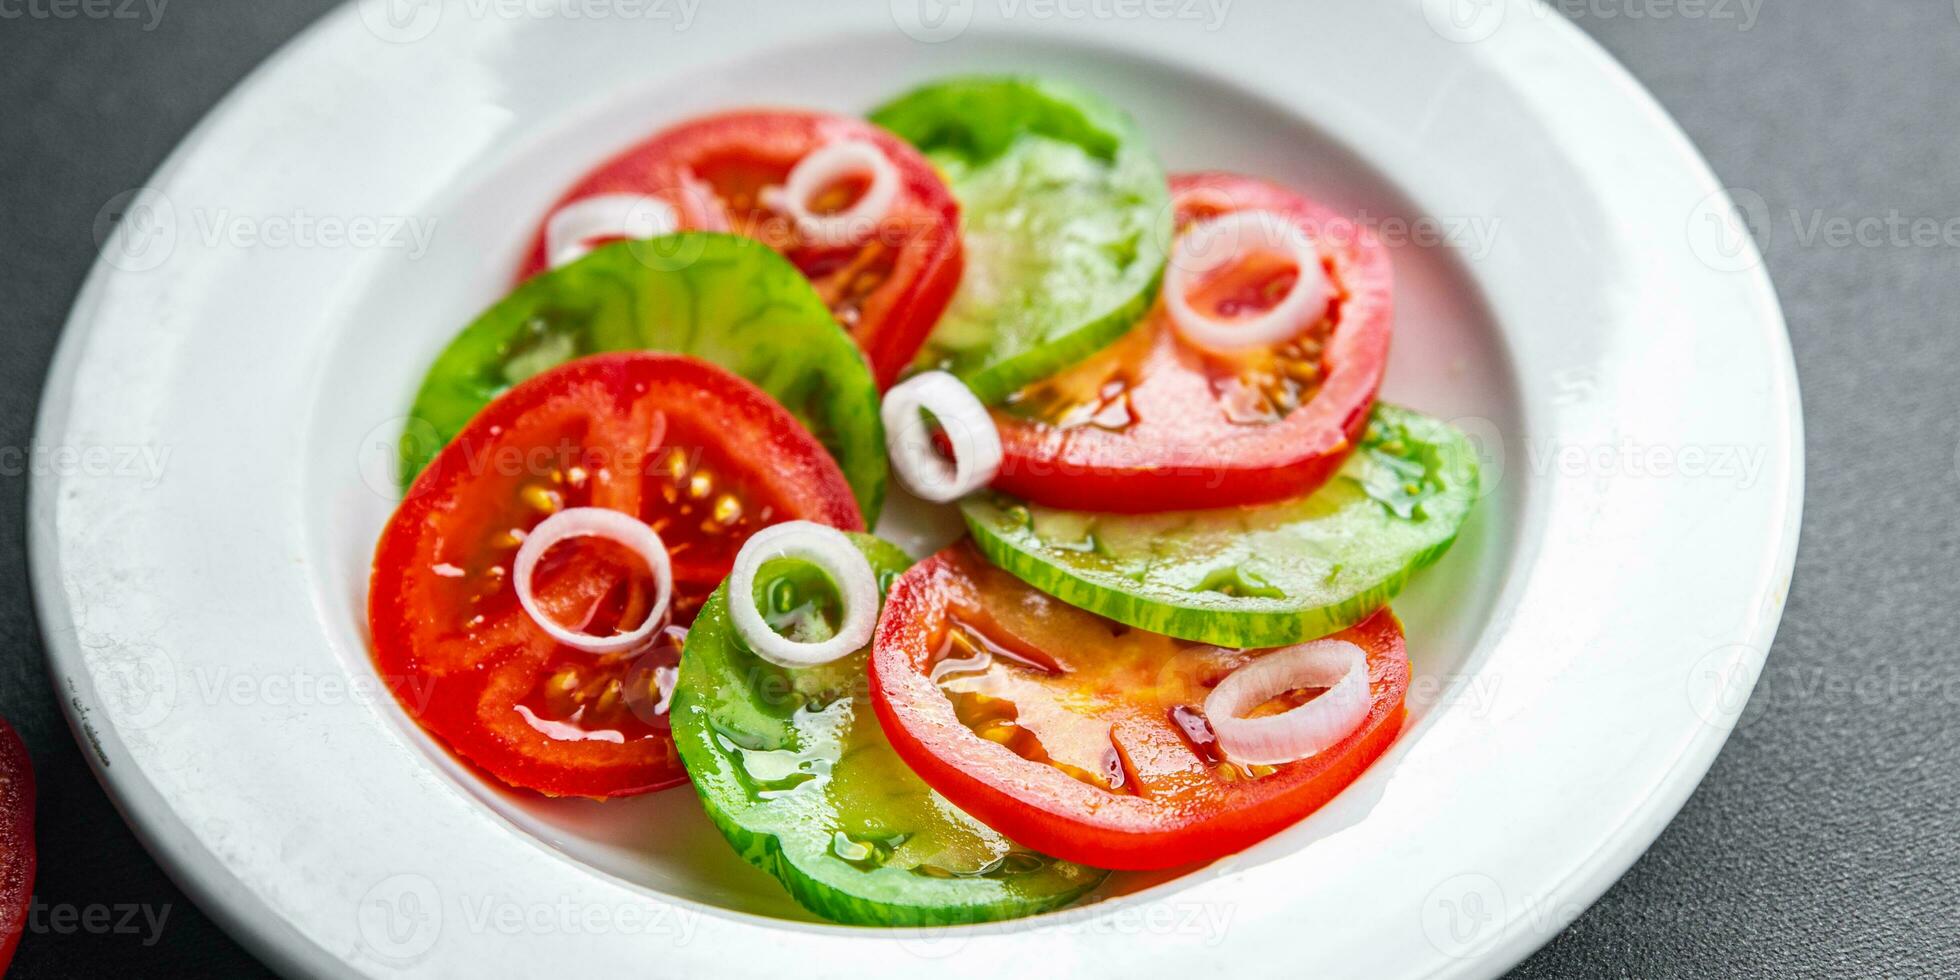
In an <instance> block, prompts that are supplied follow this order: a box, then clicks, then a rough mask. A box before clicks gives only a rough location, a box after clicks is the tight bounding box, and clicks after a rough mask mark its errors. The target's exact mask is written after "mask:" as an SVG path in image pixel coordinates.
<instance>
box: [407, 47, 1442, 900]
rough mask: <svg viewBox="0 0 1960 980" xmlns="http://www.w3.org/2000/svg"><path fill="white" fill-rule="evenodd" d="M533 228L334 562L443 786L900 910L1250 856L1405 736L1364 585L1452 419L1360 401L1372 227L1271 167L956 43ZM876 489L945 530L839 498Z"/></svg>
mask: <svg viewBox="0 0 1960 980" xmlns="http://www.w3.org/2000/svg"><path fill="white" fill-rule="evenodd" d="M529 243H530V244H529V248H528V250H527V252H526V255H525V258H524V260H523V263H522V266H521V268H519V269H518V270H516V272H515V275H514V282H513V286H512V289H511V291H510V293H509V294H508V295H507V296H505V297H504V298H503V299H502V300H500V301H498V302H497V303H495V304H494V305H492V306H491V307H490V308H489V309H487V310H485V311H484V312H483V313H482V314H481V315H480V316H478V317H477V318H476V319H475V320H474V322H472V323H470V324H469V325H467V326H466V327H465V328H464V329H463V330H462V332H460V333H459V334H457V335H456V337H455V339H454V340H453V341H452V342H450V343H449V345H448V346H447V347H446V348H445V349H444V350H443V351H442V352H441V353H440V354H439V355H438V356H437V357H436V359H435V361H434V363H433V364H431V365H429V367H428V368H427V371H426V374H425V375H424V376H423V381H422V383H421V386H420V388H419V390H418V392H417V394H416V396H415V399H414V403H413V406H412V408H411V417H412V418H414V419H415V420H417V423H418V424H417V425H416V427H415V430H416V431H417V432H425V431H432V432H434V433H435V434H436V439H435V440H434V442H433V443H431V442H429V441H427V440H422V441H416V440H411V439H409V438H407V437H404V440H403V444H402V462H403V470H404V474H405V485H404V495H403V499H402V502H401V504H400V506H399V508H398V509H397V510H396V512H395V514H394V516H393V517H392V518H391V519H390V521H389V522H388V524H387V526H386V528H385V530H384V531H383V533H382V535H381V539H380V542H379V544H378V545H377V547H376V550H375V557H374V563H373V569H372V578H371V580H370V585H369V626H370V631H371V638H372V653H373V658H374V661H375V664H376V667H377V670H378V673H379V674H380V675H381V676H383V677H385V678H388V683H389V684H390V685H391V686H392V687H393V688H394V689H395V691H396V693H397V696H398V700H399V701H400V703H401V706H402V708H403V709H404V710H405V711H406V712H407V713H408V714H409V715H410V716H412V717H413V718H414V720H415V721H416V722H417V723H418V724H419V725H420V726H421V727H422V728H423V729H424V730H425V731H426V732H427V733H428V734H429V735H431V736H432V737H433V738H434V739H436V740H437V741H439V742H440V743H441V744H442V745H443V746H444V747H446V748H447V749H448V750H449V751H450V752H452V753H453V754H454V755H455V756H457V757H458V758H460V759H462V760H464V761H465V762H467V763H468V764H469V765H470V766H471V767H473V768H474V770H475V771H476V772H478V773H479V774H480V775H481V778H483V779H486V780H490V781H493V782H495V783H498V784H501V785H503V786H506V787H509V788H511V789H513V790H516V791H520V792H530V793H537V794H543V795H546V796H562V797H589V798H598V799H608V798H616V797H625V796H632V795H637V794H644V793H653V792H683V790H681V789H680V787H682V786H690V787H692V791H693V793H694V794H695V795H696V796H698V798H699V801H700V805H701V807H702V809H703V810H704V811H705V813H706V815H707V817H708V818H709V820H710V821H711V822H712V823H713V825H714V826H715V827H716V828H717V829H718V830H719V831H720V832H721V835H722V836H723V837H725V838H726V840H727V842H728V844H729V846H730V847H732V848H734V850H735V851H736V852H737V853H738V854H740V856H741V857H742V858H744V859H745V860H747V861H748V862H750V863H752V864H754V865H755V866H757V867H759V868H761V869H763V870H764V871H767V872H768V873H770V874H772V875H774V876H775V877H776V878H777V879H778V880H780V881H781V883H782V885H783V887H784V888H785V889H786V890H787V891H788V893H789V894H790V895H791V896H793V897H794V898H795V900H796V901H797V902H799V903H801V904H802V905H803V906H804V907H806V908H808V909H809V910H810V911H812V912H814V913H815V914H817V915H820V916H823V917H825V918H828V919H830V920H833V921H836V922H842V923H851V924H862V925H886V926H919V925H935V924H950V923H966V922H982V921H992V920H999V919H1009V918H1014V917H1019V916H1026V915H1032V914H1035V913H1039V912H1043V911H1047V910H1050V909H1055V908H1058V907H1061V906H1064V905H1067V904H1069V903H1070V902H1073V901H1076V900H1077V899H1079V898H1081V897H1082V896H1083V895H1085V894H1086V893H1088V892H1090V891H1091V890H1092V889H1095V888H1096V887H1097V886H1098V885H1100V884H1101V883H1102V882H1103V881H1104V880H1105V879H1106V878H1108V877H1109V875H1111V874H1112V873H1121V872H1130V871H1147V870H1158V869H1174V868H1179V867H1184V866H1190V865H1195V864H1199V863H1202V862H1206V861H1210V860H1213V859H1216V858H1219V857H1222V856H1224V855H1227V854H1231V853H1234V852H1237V851H1240V850H1243V849H1244V848H1247V847H1249V846H1251V845H1253V844H1255V843H1257V842H1259V841H1261V840H1264V839H1266V838H1268V837H1271V836H1272V835H1274V834H1276V833H1279V832H1280V831H1282V830H1284V829H1286V828H1287V827H1289V826H1292V825H1294V824H1295V823H1298V822H1299V821H1300V820H1302V819H1303V818H1305V817H1306V816H1307V815H1308V814H1310V813H1312V812H1313V811H1314V810H1315V809H1317V808H1319V807H1320V806H1322V805H1324V804H1325V803H1327V802H1328V801H1329V800H1330V799H1332V798H1334V797H1335V796H1336V795H1337V794H1339V793H1340V792H1341V791H1342V790H1343V789H1344V788H1346V787H1347V786H1348V785H1350V784H1351V783H1353V782H1354V781H1355V780H1356V779H1357V778H1358V777H1360V776H1361V774H1362V773H1363V772H1365V771H1366V770H1367V769H1368V768H1369V766H1370V765H1371V764H1373V763H1374V762H1375V761H1376V760H1377V759H1378V758H1380V757H1381V756H1382V754H1383V753H1384V752H1385V751H1387V749H1388V747H1389V746H1390V745H1391V744H1392V743H1393V742H1394V740H1395V739H1396V738H1397V737H1398V735H1399V734H1400V732H1401V729H1402V726H1403V721H1404V697H1405V694H1406V692H1407V690H1408V687H1409V680H1410V670H1411V666H1410V664H1411V657H1412V653H1411V651H1410V650H1409V649H1408V648H1407V645H1406V643H1405V641H1404V636H1403V630H1402V626H1401V623H1400V622H1399V621H1398V620H1397V619H1396V616H1395V614H1394V613H1393V612H1392V611H1391V610H1390V609H1389V605H1388V604H1389V602H1390V600H1391V599H1393V598H1394V597H1395V596H1396V595H1397V594H1398V593H1399V592H1400V591H1401V590H1402V589H1403V587H1404V586H1405V585H1407V583H1408V582H1409V581H1410V579H1411V577H1412V576H1414V575H1415V574H1416V573H1417V572H1418V571H1420V570H1421V569H1422V568H1423V567H1424V566H1426V565H1428V564H1430V563H1431V562H1433V561H1435V560H1436V559H1437V558H1438V557H1439V556H1440V555H1441V554H1442V553H1443V552H1444V551H1445V550H1447V549H1448V548H1449V547H1450V544H1451V542H1452V541H1453V540H1454V539H1455V537H1456V535H1457V532H1458V530H1459V528H1460V527H1461V526H1462V524H1463V522H1464V521H1465V519H1466V517H1467V516H1468V514H1469V513H1470V510H1471V507H1472V504H1473V502H1474V501H1475V500H1476V498H1477V480H1478V474H1477V467H1476V456H1475V454H1474V452H1473V451H1472V447H1471V445H1470V443H1469V442H1468V440H1467V439H1466V438H1465V437H1464V436H1463V435H1462V434H1461V433H1459V432H1457V431H1456V430H1455V429H1453V428H1452V427H1451V426H1449V425H1448V424H1446V423H1444V422H1441V421H1439V420H1437V419H1434V418H1430V417H1428V416H1425V415H1423V414H1421V413H1420V412H1418V411H1415V410H1412V409H1409V408H1403V407H1399V406H1394V405H1389V404H1384V403H1380V402H1378V401H1377V400H1376V393H1377V390H1378V389H1379V387H1380V385H1381V382H1382V376H1383V372H1384V369H1385V368H1386V365H1387V357H1388V346H1389V340H1390V335H1391V333H1392V326H1393V324H1392V321H1393V290H1392V277H1391V269H1390V262H1389V257H1388V253H1387V251H1386V250H1385V249H1384V248H1383V247H1382V245H1380V244H1379V243H1378V242H1377V241H1376V239H1375V238H1374V237H1373V236H1372V235H1371V234H1370V233H1369V232H1368V230H1367V229H1366V228H1364V227H1362V226H1360V225H1359V224H1358V223H1356V222H1354V221H1352V220H1350V219H1348V218H1346V217H1344V216H1343V215H1342V214H1341V213H1340V212H1338V211H1336V210H1334V209H1331V208H1329V207H1327V206H1325V205H1322V204H1320V203H1317V202H1316V201H1314V200H1312V199H1311V198H1309V197H1307V196H1305V195H1304V194H1302V193H1301V191H1300V189H1299V188H1294V187H1287V186H1282V185H1280V184H1277V183H1274V182H1273V181H1270V180H1267V179H1263V178H1261V177H1258V176H1252V175H1240V174H1234V173H1229V172H1226V171H1206V172H1201V173H1174V174H1167V173H1166V172H1165V171H1164V169H1163V167H1162V166H1161V165H1160V164H1159V163H1158V161H1157V158H1156V156H1155V154H1154V153H1153V151H1152V149H1151V146H1150V143H1149V141H1148V139H1147V137H1146V135H1145V134H1144V133H1143V132H1141V131H1140V130H1139V128H1138V127H1137V125H1136V124H1135V123H1134V122H1133V121H1132V120H1131V119H1130V117H1129V116H1128V115H1127V114H1125V113H1124V112H1123V111H1122V110H1120V109H1118V108H1117V107H1115V106H1113V105H1112V104H1110V103H1109V102H1107V101H1105V100H1104V99H1103V98H1102V97H1100V96H1098V95H1096V94H1095V93H1092V92H1089V91H1085V90H1083V89H1081V88H1078V87H1075V86H1073V85H1069V84H1064V83H1061V82H1057V81H1052V80H1047V79H1037V78H1026V77H1006V76H1002V77H994V76H975V77H960V78H953V79H948V80H943V81H939V82H935V83H932V84H928V85H925V86H924V87H921V88H919V89H917V90H915V91H912V92H908V93H903V94H900V95H898V96H897V97H896V98H894V99H892V100H891V101H889V102H887V103H886V104H884V105H882V106H879V107H877V108H875V109H873V110H872V111H871V112H870V113H869V114H868V115H866V116H865V117H863V118H856V117H849V116H842V115H836V114H832V113H827V112H818V111H809V110H792V109H766V110H765V109H734V110H731V111H727V112H721V113H717V114H714V115H709V116H705V117H701V118H695V119H688V120H682V121H680V122H678V123H676V124H674V125H672V126H669V127H667V128H665V129H663V130H662V131H660V132H657V133H654V134H652V135H650V136H648V137H646V138H645V139H643V140H642V141H640V142H638V143H636V144H634V145H632V146H630V147H628V148H626V149H625V150H623V151H622V152H620V153H618V154H617V155H615V156H614V157H612V158H611V159H609V160H604V161H600V162H599V163H598V164H597V165H596V166H594V167H593V168H592V169H591V171H590V172H589V173H587V174H586V175H585V176H584V177H583V178H581V179H580V180H578V181H577V182H575V183H574V184H573V185H572V186H571V187H569V188H567V189H566V190H565V191H564V193H563V194H562V195H560V196H559V197H558V199H557V201H556V203H555V204H554V205H553V206H552V207H551V209H550V210H549V212H548V213H546V214H544V215H541V216H540V218H539V220H538V222H537V227H536V228H535V230H533V231H532V232H531V234H530V239H529ZM894 478H895V482H896V483H897V484H898V486H899V487H900V488H902V491H903V492H904V493H907V494H910V495H911V496H913V497H916V498H919V499H920V500H923V501H925V502H926V503H927V505H929V506H938V507H942V508H945V509H947V511H948V513H949V514H950V513H957V515H958V517H959V519H960V520H962V521H963V522H964V525H965V529H966V534H965V536H964V537H962V538H961V539H960V540H958V541H956V542H954V543H952V544H950V545H948V546H947V547H945V548H944V549H943V550H940V551H938V552H937V553H935V554H929V555H914V554H908V553H906V551H904V550H902V549H901V548H900V547H899V546H898V545H896V544H894V543H893V542H892V541H889V540H885V539H882V538H880V537H877V536H874V535H872V534H870V533H867V529H870V528H874V527H877V526H879V523H878V519H879V516H880V514H881V512H882V510H883V508H884V504H885V500H886V497H887V495H888V492H894V491H892V490H891V487H890V486H889V485H890V484H891V483H892V482H893V481H894ZM1413 655H1414V656H1420V651H1417V652H1416V653H1415V654H1413Z"/></svg>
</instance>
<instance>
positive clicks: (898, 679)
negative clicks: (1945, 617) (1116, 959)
mask: <svg viewBox="0 0 1960 980" xmlns="http://www.w3.org/2000/svg"><path fill="white" fill-rule="evenodd" d="M980 560H981V559H979V558H978V557H977V556H973V555H971V553H970V552H968V551H967V546H966V545H964V544H960V545H954V546H953V547H951V548H949V549H947V550H946V551H942V552H940V553H939V554H937V555H934V556H933V557H931V558H928V559H926V560H925V561H923V562H920V563H919V564H918V565H915V566H913V568H912V570H911V571H909V572H907V573H906V574H905V575H904V576H903V577H901V578H900V579H899V580H898V582H897V583H896V585H894V587H893V590H892V593H891V595H890V597H889V598H888V599H887V600H886V606H885V614H884V616H883V617H881V619H880V620H879V623H878V631H877V634H876V637H875V639H874V641H873V653H872V658H871V685H870V690H871V697H872V703H873V705H874V706H875V708H876V709H877V712H878V718H879V722H880V723H881V724H882V725H883V726H884V729H885V734H886V736H887V737H888V738H889V739H890V741H891V743H892V746H893V747H894V748H895V749H896V750H897V751H898V754H899V756H900V757H901V758H903V759H904V760H905V762H906V763H907V764H908V765H910V766H911V767H912V769H913V771H915V772H917V773H918V774H919V776H920V778H922V779H924V780H925V782H926V783H927V785H929V786H931V787H932V788H933V789H935V790H937V791H938V792H939V793H940V794H942V795H944V796H945V797H946V798H947V799H949V800H951V801H953V803H954V804H955V805H956V806H958V807H960V808H961V809H963V810H965V811H966V812H968V813H970V814H972V815H973V816H974V817H976V818H977V819H979V820H980V821H981V822H983V823H985V824H987V825H988V826H989V827H992V828H994V829H995V830H997V831H999V832H1000V833H1002V834H1004V835H1006V836H1007V837H1009V838H1010V839H1012V840H1014V841H1016V842H1018V843H1020V844H1022V845H1023V846H1026V847H1029V848H1033V849H1035V850H1038V851H1041V852H1043V853H1047V854H1051V855H1054V856H1055V857H1058V858H1061V859H1063V860H1067V861H1074V862H1077V863H1080V864H1086V865H1089V866H1091V867H1098V868H1110V869H1114V870H1153V869H1161V868H1171V867H1177V866H1180V865H1185V864H1191V863H1195V862H1202V861H1209V860H1213V859H1215V858H1218V857H1222V856H1224V855H1227V854H1231V853H1235V852H1237V851H1240V850H1243V849H1244V848H1246V847H1249V846H1251V845H1252V844H1255V843H1257V842H1258V841H1261V840H1263V839H1265V838H1267V837H1270V836H1272V835H1273V834H1275V833H1278V832H1279V831H1281V830H1284V829H1285V828H1287V827H1289V826H1291V825H1292V824H1294V823H1296V822H1298V821H1299V820H1300V819H1301V818H1303V817H1305V816H1306V815H1307V814H1308V813H1311V812H1312V811H1313V810H1315V809H1317V808H1319V807H1320V806H1322V805H1323V804H1325V803H1326V802H1327V801H1328V800H1330V799H1332V798H1333V797H1334V796H1335V795H1336V794H1337V793H1339V792H1340V791H1341V790H1342V789H1344V788H1346V787H1347V786H1348V785H1349V784H1350V783H1352V782H1353V781H1354V780H1355V779H1356V778H1358V777H1359V776H1360V775H1361V773H1362V772H1363V771H1364V770H1366V769H1367V768H1368V766H1369V765H1370V764H1372V763H1373V762H1374V761H1375V760H1376V759H1377V758H1379V757H1380V756H1381V755H1382V753H1383V752H1385V751H1387V749H1388V746H1389V745H1390V744H1391V743H1392V742H1393V741H1394V739H1395V737H1396V735H1397V734H1398V733H1400V731H1401V728H1402V721H1403V718H1404V707H1403V701H1404V697H1405V695H1406V693H1407V691H1408V685H1409V662H1408V654H1407V651H1406V648H1405V646H1404V643H1403V639H1402V629H1401V624H1400V623H1399V622H1397V621H1396V619H1395V617H1394V614H1392V613H1390V612H1389V611H1388V610H1387V609H1383V610H1381V611H1380V612H1377V613H1376V614H1375V615H1374V616H1373V617H1371V618H1369V619H1368V620H1366V621H1365V622H1362V623H1361V624H1359V625H1357V626H1354V627H1352V628H1350V629H1347V630H1344V631H1342V632H1340V633H1336V634H1334V638H1337V639H1343V640H1347V641H1350V642H1352V643H1354V644H1356V645H1358V646H1360V647H1361V648H1362V649H1363V650H1364V651H1366V653H1367V655H1368V669H1369V680H1370V689H1371V691H1372V694H1373V706H1372V708H1371V709H1370V711H1369V713H1368V716H1367V718H1366V719H1365V720H1364V721H1363V722H1362V724H1361V727H1360V728H1359V729H1357V730H1356V731H1355V732H1354V733H1352V734H1350V735H1349V736H1348V737H1347V739H1345V740H1344V741H1342V742H1341V743H1339V744H1338V745H1336V746H1334V747H1332V748H1330V749H1328V750H1326V751H1325V752H1322V753H1320V754H1318V755H1316V756H1314V757H1312V758H1309V759H1306V760H1302V761H1300V762H1295V763H1289V764H1287V765H1284V766H1280V767H1278V768H1277V769H1276V770H1275V771H1274V772H1272V773H1271V774H1268V775H1264V776H1261V777H1259V778H1257V779H1253V780H1250V781H1243V782H1237V783H1232V784H1229V785H1228V784H1224V783H1220V782H1217V781H1215V780H1214V781H1211V782H1208V783H1205V784H1203V785H1201V786H1199V787H1197V788H1196V789H1194V790H1190V791H1185V790H1182V789H1180V790H1179V791H1177V792H1174V793H1167V794H1164V795H1160V796H1158V795H1153V796H1139V795H1123V794H1116V793H1112V792H1110V791H1108V790H1105V789H1102V788H1099V787H1097V786H1092V785H1090V784H1088V783H1085V782H1083V781H1081V780H1079V779H1076V778H1074V777H1071V776H1069V775H1067V774H1065V773H1063V772H1062V771H1061V770H1059V769H1057V768H1054V767H1052V766H1049V765H1045V764H1042V763H1038V762H1031V761H1028V760H1026V759H1024V758H1022V757H1021V756H1019V755H1016V754H1014V753H1013V752H1011V751H1009V750H1008V749H1007V748H1006V747H1004V746H1002V745H999V744H995V743H993V742H990V741H987V740H986V739H983V738H981V737H980V736H978V735H976V734H975V733H974V732H973V731H971V730H970V729H968V728H967V727H966V726H965V725H964V724H963V723H962V722H961V721H960V720H959V718H958V717H957V715H956V714H955V711H954V708H953V706H952V703H951V701H950V700H948V698H947V697H946V695H945V694H944V693H943V692H942V691H941V690H940V688H939V687H938V685H937V684H936V683H935V682H934V681H933V680H932V679H931V677H930V676H929V670H930V667H929V661H930V658H931V657H932V656H933V650H932V646H933V643H932V639H931V637H932V636H933V634H934V631H935V629H936V628H937V627H938V625H939V624H940V623H941V622H943V621H944V619H945V617H946V615H947V610H946V608H945V602H946V599H945V596H944V594H942V593H941V591H940V586H939V584H938V583H937V582H936V581H935V580H936V579H938V578H939V577H942V576H946V575H959V574H961V572H960V571H959V568H960V565H961V563H962V562H965V561H980Z"/></svg>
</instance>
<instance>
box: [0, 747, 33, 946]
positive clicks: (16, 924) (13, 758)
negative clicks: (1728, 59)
mask: <svg viewBox="0 0 1960 980" xmlns="http://www.w3.org/2000/svg"><path fill="white" fill-rule="evenodd" d="M34 866H35V857H34V767H33V765H32V764H31V763H30V762H29V761H28V758H27V746H25V745H23V744H21V741H20V736H19V735H16V734H14V730H13V729H12V728H10V727H8V725H7V723H6V722H4V721H0V973H5V972H7V964H8V963H11V962H13V958H14V949H15V948H16V947H18V946H19V945H20V934H21V932H22V930H23V929H24V928H25V927H26V925H27V910H28V904H29V903H30V902H31V901H33V897H34Z"/></svg>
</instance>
